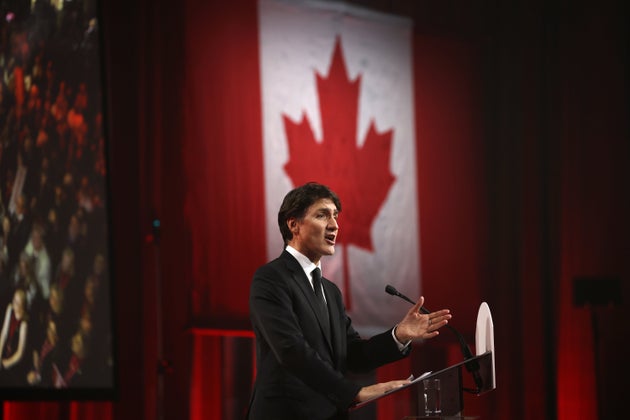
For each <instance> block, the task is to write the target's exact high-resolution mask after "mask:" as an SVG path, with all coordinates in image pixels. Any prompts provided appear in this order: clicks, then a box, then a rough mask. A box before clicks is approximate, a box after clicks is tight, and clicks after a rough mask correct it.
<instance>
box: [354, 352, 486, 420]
mask: <svg viewBox="0 0 630 420" xmlns="http://www.w3.org/2000/svg"><path fill="white" fill-rule="evenodd" d="M464 375H471V376H472V377H473V382H474V383H475V387H474V388H466V387H465V386H464ZM425 379H439V380H440V406H441V410H442V412H441V414H440V415H439V416H436V415H427V414H426V413H425V407H424V398H423V393H424V389H423V380H425ZM408 388H411V390H412V395H414V396H415V397H416V398H415V401H414V405H415V410H414V411H415V412H414V413H410V415H409V416H407V417H405V419H463V418H464V414H463V411H464V392H469V393H471V394H474V395H481V394H484V393H486V392H489V391H491V390H493V389H494V388H495V384H494V367H493V358H492V352H491V351H487V352H485V353H484V354H481V355H478V356H474V357H473V358H471V359H468V360H464V361H462V362H459V363H456V364H454V365H452V366H449V367H447V368H445V369H442V370H439V371H437V372H432V373H431V374H429V375H423V376H422V377H420V378H419V379H418V380H416V381H413V382H411V383H410V384H408V385H405V386H402V387H400V388H398V389H396V390H394V391H392V392H389V393H386V394H383V395H380V396H378V397H376V398H373V399H371V400H368V401H364V402H362V403H360V404H356V405H354V406H353V407H351V410H355V409H358V408H361V407H364V406H365V405H367V404H372V403H374V402H375V401H376V400H379V399H381V398H396V395H397V394H398V393H401V392H402V391H404V390H407V389H408Z"/></svg>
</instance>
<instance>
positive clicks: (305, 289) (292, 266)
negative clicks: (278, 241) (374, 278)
mask: <svg viewBox="0 0 630 420" xmlns="http://www.w3.org/2000/svg"><path fill="white" fill-rule="evenodd" d="M282 256H283V257H284V259H285V261H286V263H287V268H288V270H289V271H290V272H291V275H292V276H293V280H294V281H295V283H296V284H297V285H298V287H299V288H300V290H301V292H302V293H303V294H304V297H305V298H306V300H307V301H308V304H309V306H310V307H311V310H312V311H313V313H314V314H315V317H316V318H317V323H318V324H319V328H320V330H321V332H322V335H323V336H324V338H325V339H326V343H327V344H328V349H329V350H330V352H331V354H332V353H333V347H332V340H331V327H328V328H326V326H325V322H324V321H325V320H324V318H323V316H322V314H321V312H320V310H319V303H318V302H317V301H316V300H315V299H316V297H315V293H313V287H312V286H311V283H310V282H309V281H308V277H306V274H305V273H304V270H303V269H302V266H301V265H300V263H298V262H297V260H296V259H295V258H293V255H291V254H289V253H288V252H287V251H284V252H283V253H282ZM322 283H323V284H324V293H326V300H327V301H328V304H329V305H330V300H331V299H330V298H329V297H328V296H330V293H329V292H328V289H327V287H326V282H325V281H323V282H322ZM328 313H329V318H333V316H332V315H330V314H331V311H330V309H329V310H328ZM333 313H334V312H333Z"/></svg>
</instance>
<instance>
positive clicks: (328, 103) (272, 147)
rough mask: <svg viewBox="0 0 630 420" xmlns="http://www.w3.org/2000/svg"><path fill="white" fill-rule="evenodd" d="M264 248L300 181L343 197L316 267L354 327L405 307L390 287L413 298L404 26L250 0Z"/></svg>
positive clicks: (411, 155)
mask: <svg viewBox="0 0 630 420" xmlns="http://www.w3.org/2000/svg"><path fill="white" fill-rule="evenodd" d="M258 19H259V51H260V75H261V76H260V80H261V93H262V94H261V98H262V130H263V154H264V158H263V160H264V165H263V166H264V185H265V207H266V214H267V217H266V220H267V226H266V237H267V256H268V259H272V258H275V257H277V256H278V254H279V253H280V250H281V249H282V238H281V236H280V233H279V231H278V226H277V221H276V218H275V215H276V214H277V211H278V208H279V206H280V203H281V202H282V199H283V197H284V195H285V194H286V193H287V192H288V191H289V190H291V189H292V188H294V187H296V186H298V185H301V184H303V183H305V182H308V181H317V182H320V183H323V184H326V185H328V186H330V187H331V188H332V189H333V190H334V191H336V192H337V193H338V195H339V196H340V199H341V203H342V207H343V208H342V212H341V216H340V219H339V224H340V233H339V239H338V245H337V247H336V253H335V255H334V256H332V257H327V258H325V259H324V260H323V262H322V265H323V271H324V275H325V276H326V277H327V278H329V279H331V280H332V281H334V282H335V283H336V284H337V285H338V286H339V287H340V289H341V290H342V292H343V294H344V297H345V303H346V306H347V309H348V312H349V313H350V315H351V317H352V319H353V322H354V324H355V326H356V327H358V329H359V330H360V331H361V332H363V333H371V332H376V331H377V330H380V329H382V328H383V327H389V326H391V325H392V324H393V323H395V322H397V321H398V320H399V319H400V318H401V316H402V315H403V314H404V312H405V311H403V310H401V307H400V301H397V300H396V301H393V300H392V299H393V298H392V297H391V296H389V295H387V294H385V292H384V289H385V285H387V284H392V285H394V286H395V287H396V288H398V289H399V290H401V291H403V292H404V293H405V294H408V295H409V296H411V297H416V296H418V295H419V288H420V262H419V256H420V251H419V246H420V245H419V238H418V237H419V226H418V224H419V222H418V220H419V218H418V198H417V186H416V179H417V177H416V163H415V162H416V159H415V157H416V150H415V144H416V142H415V127H414V98H413V68H412V63H413V60H412V46H411V39H412V23H411V21H410V20H408V19H406V18H401V17H398V16H391V15H386V14H382V13H377V12H373V11H367V10H365V9H362V8H357V7H354V6H350V5H347V4H343V3H336V2H314V1H308V2H288V1H281V0H260V1H259V8H258Z"/></svg>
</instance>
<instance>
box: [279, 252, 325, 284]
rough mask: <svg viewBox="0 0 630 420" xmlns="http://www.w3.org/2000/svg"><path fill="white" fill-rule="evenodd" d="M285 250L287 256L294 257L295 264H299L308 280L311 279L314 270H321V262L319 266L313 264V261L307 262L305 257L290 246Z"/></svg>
mask: <svg viewBox="0 0 630 420" xmlns="http://www.w3.org/2000/svg"><path fill="white" fill-rule="evenodd" d="M285 249H286V250H287V252H288V253H289V254H291V255H293V256H294V257H295V259H296V260H297V262H298V263H299V264H300V267H302V270H304V273H305V274H306V277H308V278H309V279H310V278H311V272H312V271H313V270H315V268H318V267H319V269H320V270H321V269H322V262H321V261H320V262H319V264H314V263H313V261H311V260H309V259H308V257H307V256H306V255H304V254H302V253H301V252H300V251H298V250H297V249H295V248H293V247H292V246H291V245H287V247H286V248H285Z"/></svg>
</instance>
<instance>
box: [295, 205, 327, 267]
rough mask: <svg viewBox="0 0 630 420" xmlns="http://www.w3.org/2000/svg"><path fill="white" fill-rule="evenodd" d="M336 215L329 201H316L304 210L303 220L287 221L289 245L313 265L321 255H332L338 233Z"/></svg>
mask: <svg viewBox="0 0 630 420" xmlns="http://www.w3.org/2000/svg"><path fill="white" fill-rule="evenodd" d="M338 215H339V211H338V210H337V206H335V203H333V201H332V200H331V199H329V198H322V199H320V200H318V201H316V202H315V203H313V204H312V205H311V206H310V207H309V208H308V209H307V210H306V213H305V214H304V218H303V219H301V220H298V219H289V220H288V221H287V224H288V225H289V229H291V233H293V238H292V239H291V241H289V245H291V246H292V247H293V248H295V249H297V250H298V251H300V252H301V253H302V254H304V255H306V256H307V257H308V258H309V259H310V260H311V261H312V262H314V263H315V264H317V263H318V262H319V259H320V258H321V257H322V256H323V255H333V254H334V253H335V240H336V239H337V233H338V231H339V225H338V224H337V216H338Z"/></svg>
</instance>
